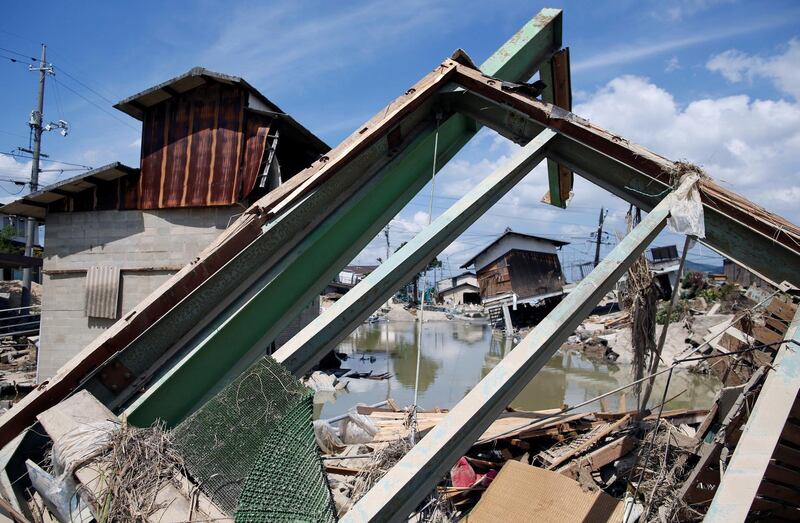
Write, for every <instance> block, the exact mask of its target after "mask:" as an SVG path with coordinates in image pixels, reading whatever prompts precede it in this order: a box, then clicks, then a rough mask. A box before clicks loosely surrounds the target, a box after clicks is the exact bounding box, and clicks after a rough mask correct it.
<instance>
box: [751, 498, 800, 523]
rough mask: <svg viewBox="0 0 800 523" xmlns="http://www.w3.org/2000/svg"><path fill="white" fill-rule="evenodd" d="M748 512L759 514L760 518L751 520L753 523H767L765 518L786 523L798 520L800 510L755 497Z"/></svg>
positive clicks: (799, 518)
mask: <svg viewBox="0 0 800 523" xmlns="http://www.w3.org/2000/svg"><path fill="white" fill-rule="evenodd" d="M750 510H751V512H752V511H759V512H761V514H760V518H755V517H754V518H753V520H754V521H767V518H766V517H765V516H767V517H772V518H773V519H775V520H778V518H779V519H782V520H786V521H798V520H800V509H798V508H796V507H791V506H789V505H784V504H782V503H778V502H777V501H775V500H771V499H764V498H760V497H757V498H755V499H754V500H753V504H752V505H751V506H750Z"/></svg>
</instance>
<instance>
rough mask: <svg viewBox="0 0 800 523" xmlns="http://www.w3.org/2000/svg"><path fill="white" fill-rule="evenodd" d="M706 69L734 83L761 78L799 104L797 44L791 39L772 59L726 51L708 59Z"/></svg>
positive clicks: (799, 77)
mask: <svg viewBox="0 0 800 523" xmlns="http://www.w3.org/2000/svg"><path fill="white" fill-rule="evenodd" d="M706 68H707V69H708V70H709V71H714V72H718V73H720V74H721V75H722V76H724V77H725V79H727V80H728V81H729V82H734V83H738V82H743V81H747V82H752V81H753V80H754V79H755V78H758V77H760V78H765V79H767V80H769V81H770V82H772V83H773V84H774V85H775V87H776V88H777V89H779V90H780V91H782V92H784V93H786V94H789V95H790V96H792V97H793V98H794V99H795V100H800V40H797V39H794V38H793V39H792V40H790V41H789V43H788V45H787V48H786V50H785V52H783V53H782V54H779V55H777V56H773V57H763V56H757V55H750V54H747V53H743V52H741V51H737V50H736V49H729V50H727V51H725V52H722V53H720V54H717V55H715V56H712V57H711V59H710V60H709V61H708V62H707V63H706Z"/></svg>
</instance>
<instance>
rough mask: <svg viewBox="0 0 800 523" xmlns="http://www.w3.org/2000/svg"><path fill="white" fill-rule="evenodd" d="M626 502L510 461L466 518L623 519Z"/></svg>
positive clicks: (492, 522) (489, 522)
mask: <svg viewBox="0 0 800 523" xmlns="http://www.w3.org/2000/svg"><path fill="white" fill-rule="evenodd" d="M622 511H623V505H622V503H621V502H620V501H619V500H617V499H614V498H612V497H611V496H609V495H608V494H606V493H605V492H602V491H595V492H584V491H583V488H582V487H581V485H580V484H579V483H578V482H577V481H575V480H573V479H570V478H568V477H567V476H564V475H562V474H559V473H558V472H553V471H550V470H545V469H542V468H539V467H531V466H530V465H525V464H523V463H520V462H518V461H514V460H510V461H508V462H506V464H505V465H503V468H502V469H501V470H500V473H499V474H498V475H497V477H496V478H495V479H494V481H492V484H491V485H489V488H488V489H486V492H485V493H484V494H483V496H482V497H481V500H480V501H479V502H478V504H477V505H476V506H475V508H474V509H473V510H472V512H470V514H469V515H468V516H467V517H466V518H465V519H464V521H466V522H468V523H497V522H499V521H503V522H504V523H527V522H529V521H537V522H540V523H549V522H552V523H563V522H565V521H592V522H599V521H613V522H615V523H616V522H618V521H622Z"/></svg>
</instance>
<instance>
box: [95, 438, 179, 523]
mask: <svg viewBox="0 0 800 523" xmlns="http://www.w3.org/2000/svg"><path fill="white" fill-rule="evenodd" d="M89 466H90V467H91V468H92V469H93V470H95V471H97V472H98V473H99V474H100V475H101V482H100V485H101V486H100V488H99V489H97V490H96V491H95V492H88V491H84V492H82V495H83V496H86V497H87V498H88V499H89V501H90V502H91V503H92V504H93V505H94V506H95V507H96V510H97V519H98V522H99V523H105V522H112V521H136V522H144V521H148V519H149V518H150V517H151V516H153V515H154V514H156V513H157V512H158V511H160V510H163V509H164V508H165V507H166V505H167V504H168V502H164V501H159V500H158V499H157V497H158V494H159V492H160V491H161V490H162V489H163V488H164V487H165V486H166V485H167V484H173V485H175V486H176V487H179V486H180V483H179V480H178V478H179V473H180V472H182V471H183V460H182V459H181V457H180V455H179V454H178V453H177V451H176V450H175V448H174V446H173V442H172V436H171V434H170V432H169V431H167V430H166V429H165V428H164V426H163V425H159V424H156V425H153V426H152V427H148V428H143V429H142V428H137V427H131V426H130V425H128V424H127V423H123V424H122V425H121V426H120V429H119V430H118V431H116V432H115V433H114V435H113V438H112V441H111V445H110V447H109V448H108V449H107V451H106V452H105V453H103V454H101V455H100V456H98V457H97V458H96V460H95V461H93V462H92V463H91V464H90V465H89Z"/></svg>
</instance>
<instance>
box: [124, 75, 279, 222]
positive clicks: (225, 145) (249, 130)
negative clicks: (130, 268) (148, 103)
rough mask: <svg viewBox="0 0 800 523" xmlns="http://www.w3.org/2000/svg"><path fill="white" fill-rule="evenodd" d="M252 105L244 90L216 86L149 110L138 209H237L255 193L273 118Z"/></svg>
mask: <svg viewBox="0 0 800 523" xmlns="http://www.w3.org/2000/svg"><path fill="white" fill-rule="evenodd" d="M246 103H247V93H246V92H245V91H244V89H242V88H241V87H239V86H229V85H222V84H216V83H213V84H207V85H203V86H200V87H197V88H196V89H193V90H191V91H189V92H187V93H183V94H180V95H177V96H173V97H171V98H170V99H168V100H165V101H164V102H162V103H160V104H157V105H155V106H153V107H151V108H148V109H147V110H146V111H145V117H144V124H143V125H144V128H143V132H142V174H141V178H140V181H139V205H138V207H139V208H140V209H163V208H175V207H198V206H214V205H231V204H234V203H236V202H237V201H240V200H241V199H242V198H245V197H246V196H247V195H249V193H250V191H252V189H253V186H254V184H255V179H256V177H257V175H258V167H259V164H260V162H261V153H262V152H263V147H264V143H265V141H266V134H267V132H268V130H269V122H270V119H269V118H268V117H265V116H261V115H255V114H252V113H249V112H246V111H245V105H246ZM259 147H260V150H259ZM245 148H247V153H248V154H247V156H245Z"/></svg>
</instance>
